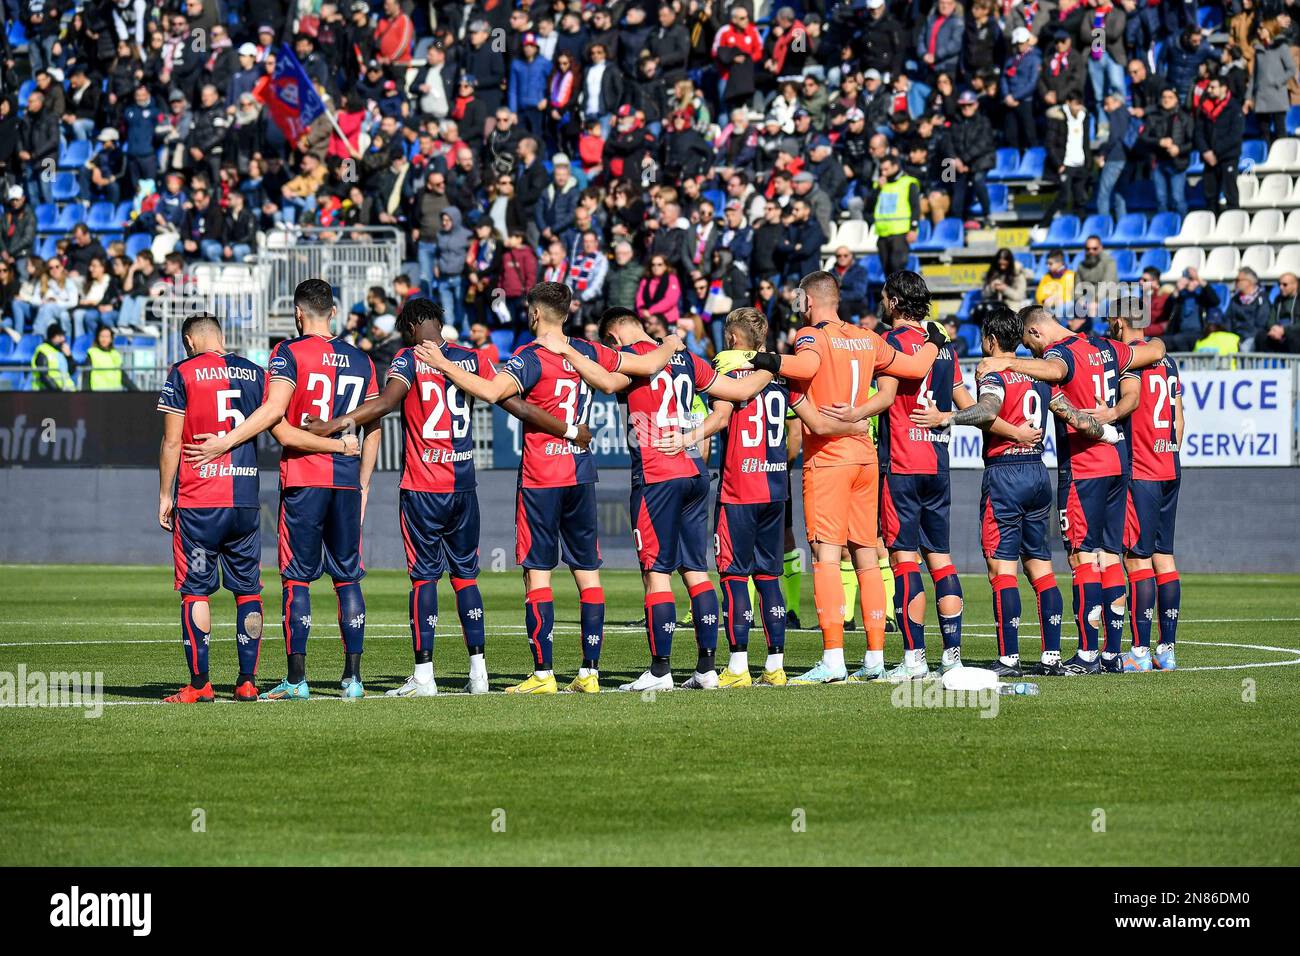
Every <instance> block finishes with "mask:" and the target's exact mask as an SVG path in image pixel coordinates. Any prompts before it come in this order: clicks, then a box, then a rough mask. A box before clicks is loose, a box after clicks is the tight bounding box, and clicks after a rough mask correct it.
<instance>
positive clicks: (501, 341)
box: [492, 329, 515, 361]
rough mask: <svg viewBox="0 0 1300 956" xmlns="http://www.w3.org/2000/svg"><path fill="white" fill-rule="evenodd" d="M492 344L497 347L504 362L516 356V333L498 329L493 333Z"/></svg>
mask: <svg viewBox="0 0 1300 956" xmlns="http://www.w3.org/2000/svg"><path fill="white" fill-rule="evenodd" d="M492 344H493V345H495V346H496V347H497V351H498V352H500V353H501V358H502V360H503V361H504V360H505V359H507V358H509V357H510V356H511V355H513V354H514V351H515V333H513V332H511V331H510V330H509V329H497V330H496V331H495V332H493V333H492Z"/></svg>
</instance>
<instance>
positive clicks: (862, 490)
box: [803, 462, 880, 547]
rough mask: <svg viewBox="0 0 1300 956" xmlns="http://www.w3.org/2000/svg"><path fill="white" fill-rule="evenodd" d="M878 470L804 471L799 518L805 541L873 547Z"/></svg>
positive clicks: (840, 467)
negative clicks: (805, 535) (802, 520)
mask: <svg viewBox="0 0 1300 956" xmlns="http://www.w3.org/2000/svg"><path fill="white" fill-rule="evenodd" d="M879 494H880V466H879V465H877V464H876V463H875V462H872V463H871V464H846V465H829V466H825V465H824V466H822V467H813V468H804V470H803V515H804V524H806V525H807V527H808V541H809V542H810V543H811V542H817V541H822V542H825V543H826V544H838V545H840V546H841V547H843V546H844V545H846V544H850V543H852V544H856V545H859V546H861V547H875V546H876V540H877V529H878V524H879V515H878V513H877V508H876V502H877V498H878V495H879Z"/></svg>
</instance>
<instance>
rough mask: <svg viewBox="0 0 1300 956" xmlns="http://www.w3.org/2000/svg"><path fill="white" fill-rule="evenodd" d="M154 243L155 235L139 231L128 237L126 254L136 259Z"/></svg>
mask: <svg viewBox="0 0 1300 956" xmlns="http://www.w3.org/2000/svg"><path fill="white" fill-rule="evenodd" d="M152 245H153V236H151V235H149V234H147V233H143V232H137V233H135V234H134V235H131V236H127V237H126V254H127V255H128V256H130V257H131V258H132V259H134V258H135V257H136V256H138V255H139V254H140V253H142V252H144V251H145V250H146V249H148V248H150V247H151V246H152Z"/></svg>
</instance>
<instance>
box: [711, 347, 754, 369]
mask: <svg viewBox="0 0 1300 956" xmlns="http://www.w3.org/2000/svg"><path fill="white" fill-rule="evenodd" d="M753 357H754V353H753V352H747V351H745V350H744V349H726V350H725V351H722V352H719V353H718V354H717V355H715V356H713V367H714V368H715V369H717V370H718V371H719V372H720V373H722V374H723V375H726V374H727V373H728V372H734V371H736V369H738V368H740V367H741V366H742V365H748V364H749V361H750V359H752V358H753Z"/></svg>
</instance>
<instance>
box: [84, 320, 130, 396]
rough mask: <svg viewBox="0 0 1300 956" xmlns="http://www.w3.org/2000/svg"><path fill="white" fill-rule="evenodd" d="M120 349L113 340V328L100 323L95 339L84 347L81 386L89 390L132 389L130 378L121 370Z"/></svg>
mask: <svg viewBox="0 0 1300 956" xmlns="http://www.w3.org/2000/svg"><path fill="white" fill-rule="evenodd" d="M122 363H123V357H122V351H121V349H119V348H118V347H117V345H116V344H115V343H114V341H113V329H112V328H111V327H110V326H107V325H101V326H100V327H99V328H97V329H96V330H95V340H94V341H93V342H92V343H91V344H90V347H89V348H88V349H86V365H87V366H89V368H88V369H87V370H86V373H85V374H84V375H83V376H82V384H83V387H84V388H85V389H86V390H87V391H91V392H125V391H129V390H134V386H133V384H132V382H131V379H130V378H128V377H127V376H126V374H125V373H123V371H122Z"/></svg>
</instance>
